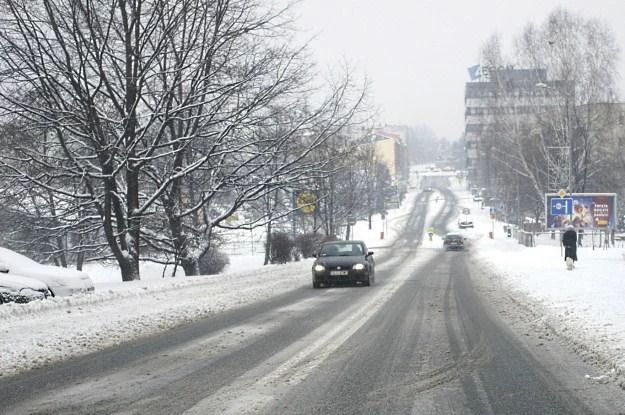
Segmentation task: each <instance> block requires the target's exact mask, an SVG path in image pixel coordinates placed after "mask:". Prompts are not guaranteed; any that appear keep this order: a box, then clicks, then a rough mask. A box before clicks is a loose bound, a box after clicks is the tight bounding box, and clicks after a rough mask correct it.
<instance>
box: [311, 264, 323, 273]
mask: <svg viewBox="0 0 625 415" xmlns="http://www.w3.org/2000/svg"><path fill="white" fill-rule="evenodd" d="M325 270H326V267H324V266H323V265H322V264H316V265H315V266H314V267H313V271H315V272H323V271H325Z"/></svg>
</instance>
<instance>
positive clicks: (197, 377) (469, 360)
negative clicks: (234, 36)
mask: <svg viewBox="0 0 625 415" xmlns="http://www.w3.org/2000/svg"><path fill="white" fill-rule="evenodd" d="M431 184H432V185H433V186H438V187H436V188H435V189H436V190H437V192H438V193H437V194H439V195H440V196H441V197H440V200H439V202H437V203H441V204H442V205H441V206H442V207H443V208H442V210H441V213H439V215H438V216H437V217H436V218H431V217H428V216H427V209H426V208H427V203H426V201H427V198H428V197H429V196H430V194H429V193H425V192H424V193H421V194H419V196H418V199H417V201H416V203H415V210H414V211H413V212H412V213H411V214H410V215H409V217H407V226H405V232H404V234H403V235H402V236H401V238H400V239H398V241H397V242H396V243H395V245H394V247H393V248H391V249H386V250H384V249H376V248H375V247H373V250H374V251H375V252H376V253H375V256H376V257H377V262H378V265H377V275H376V284H375V285H374V286H372V287H333V288H325V289H321V290H314V289H312V287H309V286H306V287H300V288H298V289H295V290H294V291H291V292H289V293H287V294H285V295H282V296H279V297H276V298H275V299H273V300H271V301H268V302H263V303H260V304H254V305H250V306H247V307H245V308H242V309H238V310H236V311H232V312H227V313H223V314H221V315H216V316H213V317H211V318H207V319H205V320H202V321H199V322H196V323H194V324H190V325H187V326H184V327H180V328H178V329H176V330H171V331H168V332H167V333H164V334H163V335H160V336H156V337H151V338H148V339H145V340H142V341H139V342H133V343H129V344H125V345H123V346H120V347H117V348H114V349H111V350H107V351H105V352H102V353H97V354H93V355H90V356H87V357H84V358H80V359H75V360H73V361H70V362H67V363H63V364H59V365H56V366H54V367H50V368H47V369H41V370H36V371H32V372H30V373H26V374H23V375H20V376H15V377H11V378H5V379H0V405H1V406H0V413H2V414H154V415H156V414H187V415H191V414H199V415H207V414H246V413H248V414H324V415H328V414H337V415H338V414H341V415H345V414H376V415H379V414H476V415H477V414H480V415H482V414H497V415H498V414H532V415H536V414H592V413H596V414H611V415H612V414H619V413H622V414H625V395H624V394H623V391H622V390H621V389H620V388H618V387H616V386H615V385H611V384H601V383H597V382H592V381H588V380H587V379H585V377H584V376H585V374H587V373H592V370H593V368H592V367H589V366H587V365H586V364H585V363H583V362H581V360H580V359H579V358H578V357H577V356H576V355H574V354H572V353H571V352H570V351H569V350H567V349H566V348H565V347H564V346H563V345H561V344H560V342H559V341H558V339H557V338H553V339H546V338H545V336H546V335H545V333H543V332H541V333H539V332H537V331H536V330H534V329H532V327H531V325H530V324H529V323H527V321H526V319H524V318H523V316H519V315H518V314H516V313H521V312H522V309H521V308H520V307H519V308H518V309H517V308H514V305H513V304H512V302H510V301H508V300H506V297H505V295H504V294H503V293H500V292H499V291H498V290H497V289H496V287H489V286H488V283H487V281H488V280H487V279H485V278H483V275H484V274H485V273H486V272H487V271H486V270H481V269H479V267H478V266H477V265H476V264H474V263H472V262H471V256H470V254H471V246H470V245H469V246H468V248H467V250H466V251H464V252H444V251H443V250H442V249H439V248H436V249H433V248H426V247H423V246H420V245H419V242H420V238H421V235H423V231H424V228H425V226H429V225H430V222H431V221H432V220H433V221H434V226H435V228H436V229H438V230H439V231H443V230H444V225H445V224H446V223H449V221H450V220H452V219H453V218H454V217H455V215H457V212H458V203H459V202H458V201H457V200H455V199H454V197H453V195H452V193H451V192H448V191H447V190H445V187H444V185H445V183H444V182H439V183H437V182H433V183H431ZM426 219H427V222H426ZM511 304H512V305H511ZM547 337H548V333H547Z"/></svg>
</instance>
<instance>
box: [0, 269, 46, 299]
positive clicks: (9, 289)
mask: <svg viewBox="0 0 625 415" xmlns="http://www.w3.org/2000/svg"><path fill="white" fill-rule="evenodd" d="M50 295H51V293H50V290H49V289H48V286H47V285H46V284H45V283H44V282H42V281H39V280H36V279H34V278H28V277H22V276H20V275H10V274H5V273H4V272H0V304H3V303H10V302H15V303H27V302H29V301H33V300H43V299H44V298H47V297H48V296H50Z"/></svg>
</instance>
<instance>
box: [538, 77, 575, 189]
mask: <svg viewBox="0 0 625 415" xmlns="http://www.w3.org/2000/svg"><path fill="white" fill-rule="evenodd" d="M536 86H537V87H538V88H544V89H551V90H555V91H558V92H559V93H560V94H562V95H563V96H564V107H565V109H566V139H567V141H568V150H569V157H568V159H569V160H568V184H567V187H568V188H567V190H568V193H569V194H571V193H573V190H574V189H573V182H574V180H573V128H572V118H571V112H572V111H571V99H570V96H569V91H566V90H565V89H564V88H554V87H552V86H549V85H547V84H545V83H543V82H539V83H537V84H536Z"/></svg>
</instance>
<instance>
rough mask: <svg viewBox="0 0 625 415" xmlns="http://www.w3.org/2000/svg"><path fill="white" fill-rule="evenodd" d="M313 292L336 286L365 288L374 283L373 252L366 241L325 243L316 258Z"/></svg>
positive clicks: (313, 270)
mask: <svg viewBox="0 0 625 415" xmlns="http://www.w3.org/2000/svg"><path fill="white" fill-rule="evenodd" d="M313 256H314V257H315V258H316V259H315V262H314V263H313V266H312V283H313V287H314V288H320V287H321V286H322V285H324V286H329V285H333V284H362V285H365V286H369V285H371V284H373V283H374V282H375V261H374V260H373V252H372V251H369V250H368V249H367V245H365V243H364V242H363V241H333V242H326V243H324V244H323V245H321V247H320V248H319V249H318V250H317V252H316V253H315V254H314V255H313Z"/></svg>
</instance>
